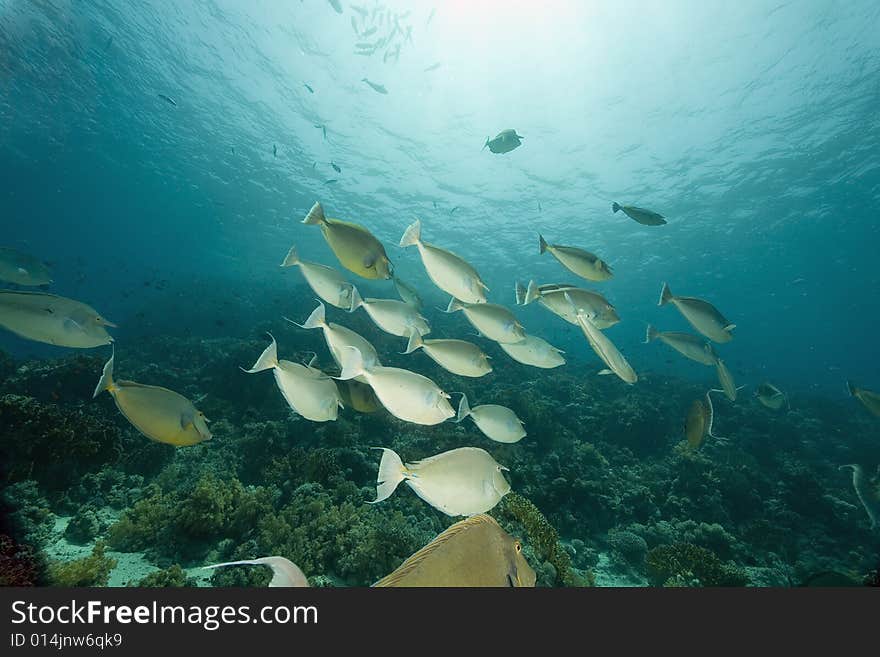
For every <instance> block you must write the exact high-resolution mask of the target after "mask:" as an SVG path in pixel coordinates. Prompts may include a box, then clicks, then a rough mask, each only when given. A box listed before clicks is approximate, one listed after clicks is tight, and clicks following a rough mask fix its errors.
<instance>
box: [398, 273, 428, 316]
mask: <svg viewBox="0 0 880 657" xmlns="http://www.w3.org/2000/svg"><path fill="white" fill-rule="evenodd" d="M392 280H393V281H394V289H395V290H397V294H398V296H399V297H400V298H401V299H402V300H403V301H406V302H407V303H408V304H409V305H411V306H412V307H413V308H415V309H416V310H421V309H422V298H421V297H420V296H419V293H418V292H416V289H415V288H414V287H412V286H411V285H409V284H407V283H406V282H404V281H403V280H401V279H400V278H398V277H397V276H394V277H393V279H392Z"/></svg>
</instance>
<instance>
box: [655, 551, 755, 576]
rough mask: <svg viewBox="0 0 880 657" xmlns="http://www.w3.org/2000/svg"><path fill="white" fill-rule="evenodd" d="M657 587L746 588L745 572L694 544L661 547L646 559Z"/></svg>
mask: <svg viewBox="0 0 880 657" xmlns="http://www.w3.org/2000/svg"><path fill="white" fill-rule="evenodd" d="M645 561H646V563H647V568H648V575H649V577H650V578H651V581H652V582H653V583H654V584H655V585H656V586H661V585H662V586H746V585H747V584H748V577H747V576H746V574H745V572H744V571H742V570H741V569H739V568H737V567H735V566H731V565H729V564H725V563H723V562H722V561H721V560H720V559H719V558H718V556H717V555H716V554H715V553H713V552H712V551H710V550H707V549H705V548H701V547H699V546H698V545H693V544H692V543H675V544H673V545H658V546H657V547H655V548H653V549H652V550H650V551H649V552H648V554H647V557H646V559H645Z"/></svg>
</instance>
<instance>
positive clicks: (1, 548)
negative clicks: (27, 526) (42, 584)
mask: <svg viewBox="0 0 880 657" xmlns="http://www.w3.org/2000/svg"><path fill="white" fill-rule="evenodd" d="M39 570H40V569H39V565H38V562H37V559H36V557H35V556H34V553H33V550H32V549H31V548H30V547H27V546H23V545H18V544H17V543H16V542H15V541H14V540H12V538H10V537H9V536H7V535H6V534H0V586H36V585H37V583H38V582H39Z"/></svg>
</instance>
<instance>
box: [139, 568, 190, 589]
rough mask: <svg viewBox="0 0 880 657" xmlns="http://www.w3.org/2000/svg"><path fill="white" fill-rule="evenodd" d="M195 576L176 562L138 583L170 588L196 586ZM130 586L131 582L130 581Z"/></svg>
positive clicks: (150, 586)
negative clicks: (190, 575) (190, 574)
mask: <svg viewBox="0 0 880 657" xmlns="http://www.w3.org/2000/svg"><path fill="white" fill-rule="evenodd" d="M196 585H197V582H196V579H195V577H188V576H187V574H186V571H185V570H184V569H183V568H181V567H180V564H177V563H176V564H174V565H172V566H169V567H168V568H164V569H162V570H157V571H156V572H154V573H150V574H149V575H147V576H146V577H144V578H143V579H142V580H141V581H139V582H138V583H137V586H142V587H147V588H168V587H181V586H196ZM129 586H131V584H130V583H129Z"/></svg>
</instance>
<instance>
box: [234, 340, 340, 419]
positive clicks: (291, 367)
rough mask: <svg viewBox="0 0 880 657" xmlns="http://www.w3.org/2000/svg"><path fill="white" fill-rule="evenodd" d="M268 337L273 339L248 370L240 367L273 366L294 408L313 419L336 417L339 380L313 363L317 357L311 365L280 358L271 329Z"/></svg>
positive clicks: (254, 370) (259, 369)
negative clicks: (337, 383)
mask: <svg viewBox="0 0 880 657" xmlns="http://www.w3.org/2000/svg"><path fill="white" fill-rule="evenodd" d="M269 337H270V338H271V339H272V343H271V344H270V345H269V346H268V347H266V349H265V351H263V353H262V354H260V357H259V358H258V359H257V362H256V363H254V366H253V367H252V368H250V369H249V370H246V369H244V368H241V369H242V371H244V372H246V373H248V374H256V373H257V372H263V371H265V370H269V369H270V370H272V373H273V374H274V375H275V383H276V384H278V389H279V390H280V391H281V394H282V395H283V396H284V400H285V401H286V402H287V405H288V406H290V408H291V410H293V411H294V412H295V413H297V414H298V415H301V416H302V417H304V418H305V419H307V420H311V421H312V422H332V421H334V420H336V418H337V417H338V416H339V409H340V408H342V398H341V397H340V395H339V389H338V388H337V387H336V382H335V381H334V380H333V379H331V378H330V377H329V376H327V375H326V374H324V373H323V372H322V371H321V370H319V369H317V368H315V367H312V365H313V364H314V359H312V362H311V363H309V364H308V365H301V364H299V363H293V362H291V361H289V360H278V345H277V344H276V343H275V338H274V337H272V334H271V333H270V334H269Z"/></svg>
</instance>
